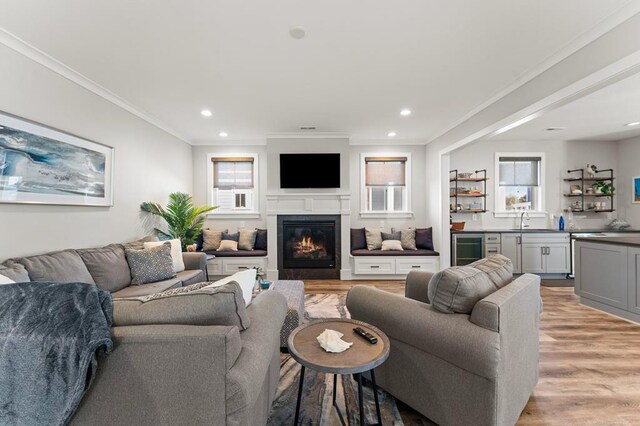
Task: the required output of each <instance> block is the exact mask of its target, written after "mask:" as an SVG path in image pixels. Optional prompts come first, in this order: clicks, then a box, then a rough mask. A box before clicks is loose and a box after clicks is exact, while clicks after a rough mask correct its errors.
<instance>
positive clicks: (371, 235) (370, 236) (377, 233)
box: [364, 228, 382, 250]
mask: <svg viewBox="0 0 640 426" xmlns="http://www.w3.org/2000/svg"><path fill="white" fill-rule="evenodd" d="M364 232H365V238H366V240H367V250H378V249H380V248H382V230H381V229H371V228H364Z"/></svg>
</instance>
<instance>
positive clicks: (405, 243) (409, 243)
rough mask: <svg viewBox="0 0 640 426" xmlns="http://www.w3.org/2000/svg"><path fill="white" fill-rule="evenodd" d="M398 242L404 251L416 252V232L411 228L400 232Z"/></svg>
mask: <svg viewBox="0 0 640 426" xmlns="http://www.w3.org/2000/svg"><path fill="white" fill-rule="evenodd" d="M400 242H401V243H402V248H403V249H404V250H418V247H416V230H415V229H413V228H407V229H403V230H401V231H400Z"/></svg>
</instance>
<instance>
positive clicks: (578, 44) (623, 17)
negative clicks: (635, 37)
mask: <svg viewBox="0 0 640 426" xmlns="http://www.w3.org/2000/svg"><path fill="white" fill-rule="evenodd" d="M638 13H640V2H634V1H629V2H627V4H625V5H624V6H622V7H621V8H619V9H618V10H616V11H615V12H612V13H611V14H609V15H608V16H605V17H604V18H602V19H601V20H600V22H599V23H597V24H596V25H595V26H594V27H593V28H591V29H590V30H587V31H585V32H584V33H582V34H580V35H579V36H577V37H575V38H574V39H573V40H571V41H569V42H568V43H567V44H565V45H564V46H562V47H560V48H559V49H558V50H556V52H555V53H553V54H551V55H550V56H548V57H547V58H546V59H544V60H543V61H542V62H540V63H538V64H537V65H535V66H534V67H533V68H531V69H530V70H529V71H527V72H526V73H525V74H524V75H523V76H522V77H520V78H518V79H517V80H516V81H514V82H513V83H511V84H510V85H508V86H507V87H505V88H504V89H502V90H500V91H499V92H498V93H496V94H495V95H494V96H492V97H490V98H489V99H487V100H486V101H484V102H483V103H481V104H480V105H478V106H477V107H475V108H474V109H472V110H471V111H469V112H468V113H467V114H465V115H464V116H462V117H461V118H459V119H458V120H456V121H454V122H453V123H452V124H451V125H449V126H447V127H446V128H444V129H443V130H441V131H440V132H438V133H437V134H436V135H434V136H431V137H430V138H429V139H428V140H426V141H425V144H429V143H431V142H433V141H435V140H436V139H438V138H439V137H441V136H443V135H445V134H447V133H448V132H450V131H451V130H453V129H455V128H456V127H458V126H459V125H461V124H462V123H464V122H465V121H467V120H469V119H470V118H471V117H473V116H474V115H476V114H478V113H479V112H480V111H482V110H484V109H485V108H487V107H489V106H490V105H492V104H494V103H496V102H498V101H499V100H500V99H502V98H504V97H505V96H507V95H509V94H510V93H511V92H513V91H515V90H517V89H518V88H520V87H522V86H524V85H525V84H527V83H528V82H529V81H531V80H533V79H534V78H536V77H538V76H539V75H540V74H542V73H544V72H545V71H547V70H549V69H550V68H552V67H554V66H555V65H557V64H558V63H560V62H562V61H563V60H565V59H567V58H568V57H569V56H571V55H573V54H574V53H576V52H577V51H578V50H580V49H582V48H583V47H585V46H587V45H588V44H589V43H592V42H593V41H595V40H597V39H598V38H600V37H602V36H603V35H605V34H606V33H608V32H609V31H611V30H613V29H614V28H615V27H617V26H618V25H620V24H622V23H623V22H625V21H627V20H628V19H630V18H632V17H633V16H634V15H636V14H638Z"/></svg>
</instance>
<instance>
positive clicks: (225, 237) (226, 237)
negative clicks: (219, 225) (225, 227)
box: [222, 232, 240, 243]
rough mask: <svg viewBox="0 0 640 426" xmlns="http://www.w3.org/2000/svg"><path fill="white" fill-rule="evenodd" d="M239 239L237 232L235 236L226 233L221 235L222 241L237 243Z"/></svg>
mask: <svg viewBox="0 0 640 426" xmlns="http://www.w3.org/2000/svg"><path fill="white" fill-rule="evenodd" d="M239 239H240V234H239V233H237V232H236V233H235V234H229V233H228V232H223V233H222V241H225V240H228V241H235V242H236V243H237V242H238V240H239Z"/></svg>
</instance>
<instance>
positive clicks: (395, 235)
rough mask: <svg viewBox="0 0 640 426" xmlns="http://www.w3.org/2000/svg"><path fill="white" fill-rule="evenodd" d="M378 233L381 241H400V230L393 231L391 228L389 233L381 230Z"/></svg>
mask: <svg viewBox="0 0 640 426" xmlns="http://www.w3.org/2000/svg"><path fill="white" fill-rule="evenodd" d="M380 235H381V236H382V241H386V240H398V241H400V231H394V230H393V229H392V230H391V233H389V232H381V233H380Z"/></svg>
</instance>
